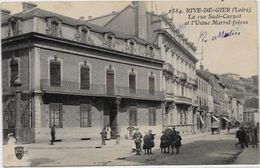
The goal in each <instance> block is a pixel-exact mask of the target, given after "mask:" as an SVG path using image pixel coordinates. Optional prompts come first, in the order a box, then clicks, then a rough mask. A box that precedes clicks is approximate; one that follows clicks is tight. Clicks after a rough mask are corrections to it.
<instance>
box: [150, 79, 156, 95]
mask: <svg viewBox="0 0 260 168" xmlns="http://www.w3.org/2000/svg"><path fill="white" fill-rule="evenodd" d="M154 82H155V81H154V77H153V76H149V94H154V89H155V83H154Z"/></svg>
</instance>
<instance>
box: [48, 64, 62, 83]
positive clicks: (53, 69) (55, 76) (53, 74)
mask: <svg viewBox="0 0 260 168" xmlns="http://www.w3.org/2000/svg"><path fill="white" fill-rule="evenodd" d="M50 82H51V86H60V85H61V67H60V62H58V61H51V63H50Z"/></svg>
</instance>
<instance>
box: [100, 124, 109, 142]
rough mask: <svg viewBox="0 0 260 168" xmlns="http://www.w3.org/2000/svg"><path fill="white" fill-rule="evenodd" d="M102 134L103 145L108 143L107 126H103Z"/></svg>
mask: <svg viewBox="0 0 260 168" xmlns="http://www.w3.org/2000/svg"><path fill="white" fill-rule="evenodd" d="M100 135H101V140H102V142H101V145H102V146H103V145H106V142H105V141H106V138H107V132H106V128H103V130H102V131H101V132H100Z"/></svg>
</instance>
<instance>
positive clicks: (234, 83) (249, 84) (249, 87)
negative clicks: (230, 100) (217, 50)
mask: <svg viewBox="0 0 260 168" xmlns="http://www.w3.org/2000/svg"><path fill="white" fill-rule="evenodd" d="M219 77H220V81H221V82H222V83H223V84H225V85H226V87H227V88H228V89H229V94H230V95H232V96H234V97H236V98H237V99H239V100H241V101H242V102H243V103H245V102H246V101H247V100H249V99H252V98H258V76H256V75H254V76H252V77H251V78H240V80H234V79H232V78H228V77H225V76H224V75H220V76H219Z"/></svg>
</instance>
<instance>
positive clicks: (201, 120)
mask: <svg viewBox="0 0 260 168" xmlns="http://www.w3.org/2000/svg"><path fill="white" fill-rule="evenodd" d="M200 122H201V123H202V124H205V122H204V121H203V119H202V117H201V116H200Z"/></svg>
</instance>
